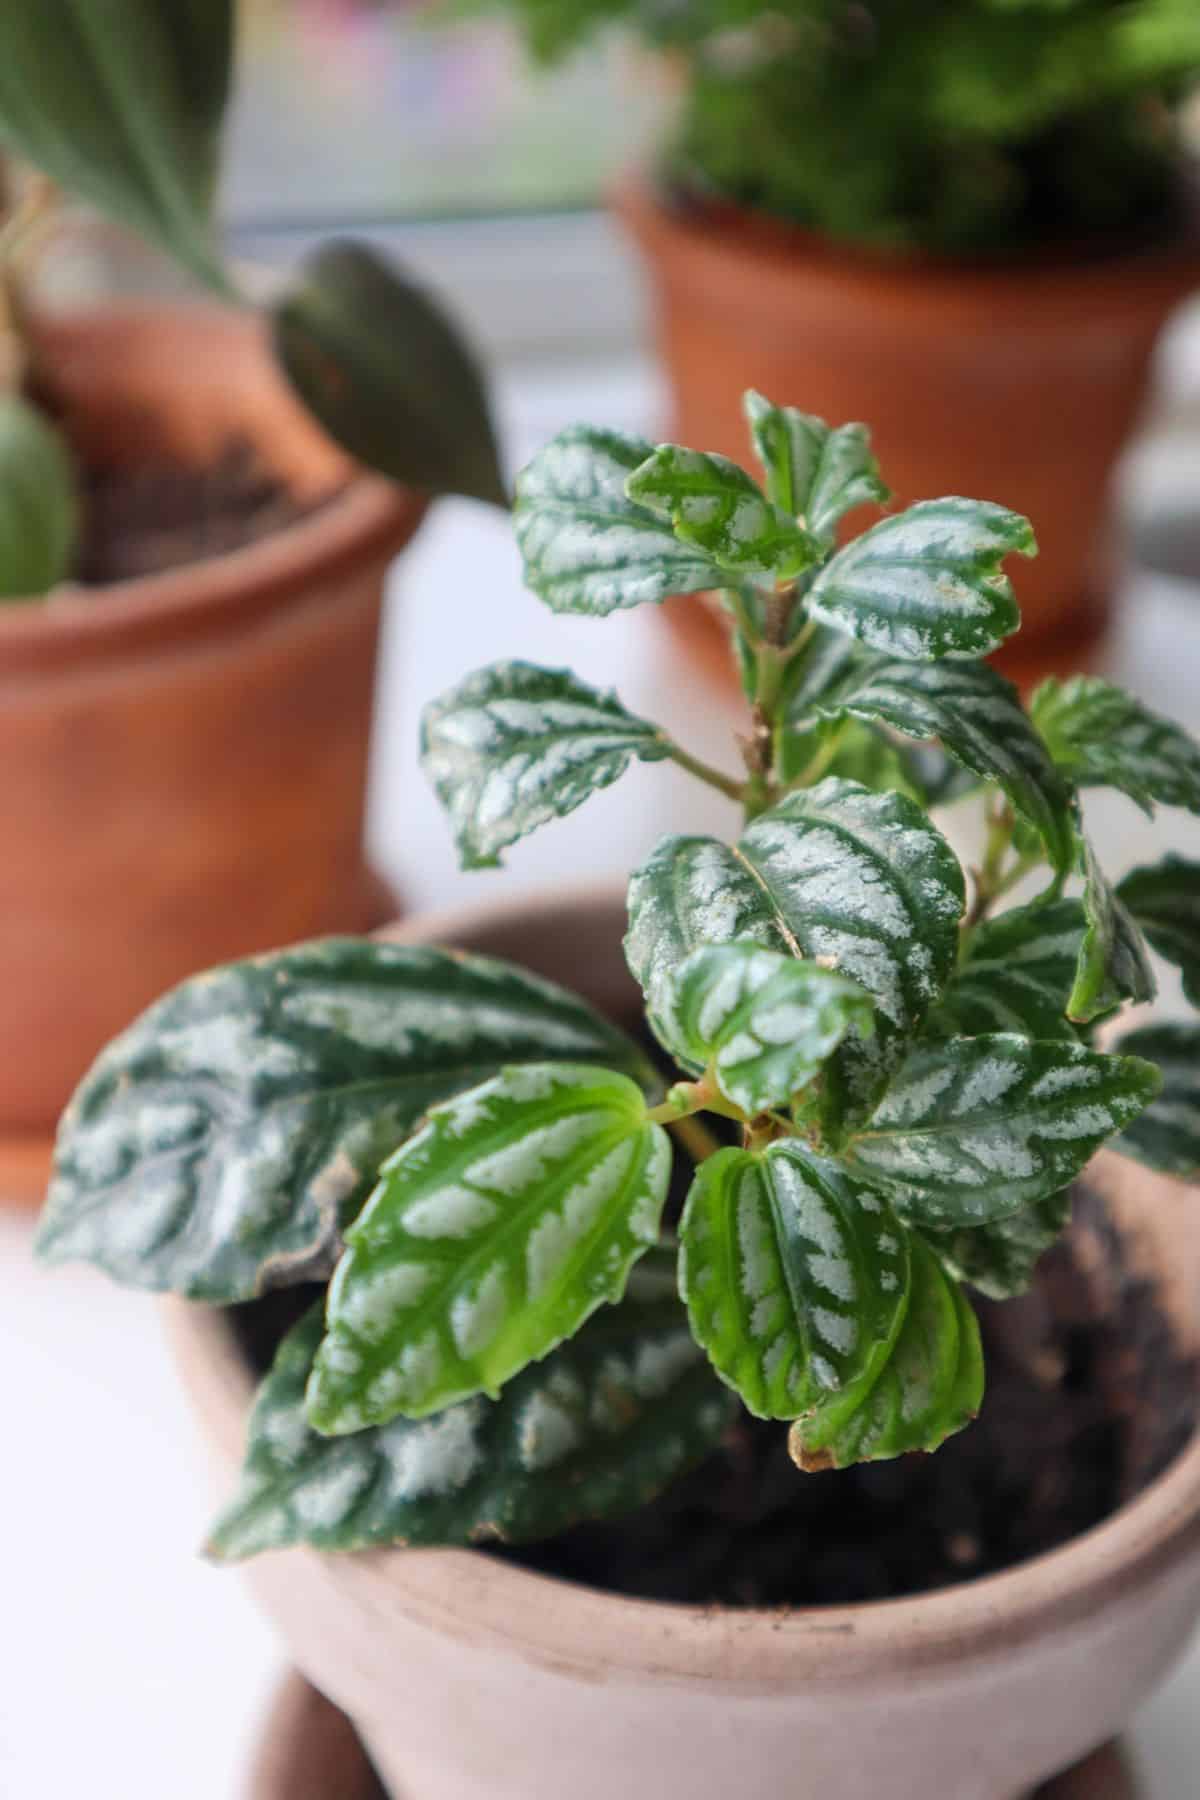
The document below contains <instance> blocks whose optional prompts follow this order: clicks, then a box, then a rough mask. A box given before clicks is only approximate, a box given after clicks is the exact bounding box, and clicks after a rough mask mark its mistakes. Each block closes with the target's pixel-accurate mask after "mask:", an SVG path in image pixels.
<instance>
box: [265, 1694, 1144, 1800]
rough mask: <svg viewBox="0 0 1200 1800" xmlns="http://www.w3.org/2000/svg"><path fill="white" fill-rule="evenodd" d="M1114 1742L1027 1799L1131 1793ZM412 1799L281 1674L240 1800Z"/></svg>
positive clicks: (1114, 1797)
mask: <svg viewBox="0 0 1200 1800" xmlns="http://www.w3.org/2000/svg"><path fill="white" fill-rule="evenodd" d="M1137 1795H1138V1788H1137V1784H1136V1781H1135V1778H1134V1774H1133V1770H1132V1769H1131V1767H1130V1765H1129V1761H1128V1759H1127V1758H1126V1756H1125V1755H1124V1753H1123V1751H1122V1749H1121V1747H1120V1745H1118V1744H1105V1745H1104V1746H1103V1747H1102V1748H1101V1749H1099V1750H1096V1751H1094V1752H1093V1753H1092V1755H1091V1756H1089V1757H1087V1758H1086V1759H1085V1760H1084V1761H1083V1762H1081V1763H1076V1764H1075V1765H1074V1767H1073V1768H1071V1769H1068V1770H1066V1771H1065V1772H1064V1773H1063V1774H1062V1775H1058V1776H1055V1777H1054V1778H1053V1779H1052V1780H1050V1781H1048V1782H1047V1783H1046V1784H1045V1786H1044V1787H1039V1788H1038V1790H1037V1794H1036V1796H1034V1800H1137ZM331 1796H336V1800H418V1796H416V1795H411V1796H410V1795H408V1794H397V1793H393V1794H392V1795H391V1796H390V1797H389V1796H388V1795H386V1794H385V1793H384V1791H383V1788H382V1787H381V1785H380V1782H379V1777H378V1776H377V1775H376V1773H375V1771H374V1769H373V1768H372V1767H371V1763H370V1759H369V1758H368V1756H367V1753H366V1751H365V1750H364V1749H363V1747H362V1743H361V1740H360V1739H359V1736H358V1733H357V1732H356V1731H355V1729H354V1727H353V1725H352V1724H351V1723H350V1721H349V1719H348V1718H347V1717H346V1715H345V1713H344V1712H342V1711H341V1709H340V1708H339V1707H336V1706H335V1705H334V1704H333V1702H332V1700H327V1699H326V1698H325V1696H324V1694H321V1693H318V1691H317V1689H316V1688H315V1687H313V1686H312V1685H311V1684H310V1683H309V1682H307V1681H305V1680H304V1678H303V1676H301V1675H297V1674H295V1673H294V1672H293V1673H292V1674H290V1675H288V1676H286V1677H285V1678H284V1680H283V1682H282V1683H281V1685H280V1687H279V1691H278V1692H277V1694H276V1695H275V1699H274V1701H273V1703H272V1706H271V1711H270V1714H269V1716H268V1718H267V1720H266V1724H265V1727H264V1730H263V1734H262V1738H261V1740H260V1743H259V1746H258V1752H257V1754H256V1756H255V1758H254V1763H253V1766H252V1768H251V1770H250V1776H249V1779H248V1781H247V1783H246V1788H245V1794H244V1800H331Z"/></svg>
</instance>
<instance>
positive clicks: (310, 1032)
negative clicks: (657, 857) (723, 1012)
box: [39, 938, 655, 1300]
mask: <svg viewBox="0 0 1200 1800" xmlns="http://www.w3.org/2000/svg"><path fill="white" fill-rule="evenodd" d="M556 1059H558V1060H562V1061H566V1062H580V1061H584V1060H590V1061H594V1062H603V1063H605V1064H607V1065H608V1066H610V1067H614V1068H618V1069H623V1070H626V1071H628V1072H629V1073H631V1074H633V1075H634V1076H636V1077H637V1078H638V1079H640V1080H643V1081H645V1082H646V1083H647V1084H653V1082H654V1080H655V1077H654V1072H653V1070H652V1069H651V1068H650V1067H649V1065H648V1064H647V1063H646V1061H645V1059H644V1058H643V1057H642V1055H641V1053H640V1052H639V1051H638V1050H637V1049H636V1047H635V1046H634V1045H633V1044H632V1043H630V1041H629V1040H628V1039H627V1038H626V1037H624V1035H623V1034H622V1033H621V1032H618V1031H616V1030H614V1028H613V1027H612V1026H611V1025H609V1024H608V1023H607V1022H606V1021H605V1020H604V1019H602V1018H601V1017H600V1016H599V1015H598V1014H597V1013H594V1012H593V1011H592V1010H591V1008H590V1007H588V1006H585V1005H584V1003H583V1002H582V1001H581V1000H577V999H576V998H575V996H574V995H572V994H568V993H566V992H565V991H564V990H563V989H562V988H559V987H555V986H554V985H552V984H551V983H550V982H547V981H541V980H539V979H538V978H537V977H536V976H533V975H527V974H526V973H525V972H524V971H523V970H521V969H517V968H514V967H512V966H511V965H509V964H507V963H502V962H495V961H493V960H492V959H491V958H489V957H482V956H464V955H458V954H450V953H448V952H446V951H443V950H432V949H408V948H404V947H402V946H400V945H398V944H380V943H372V942H367V941H365V940H360V939H353V938H343V939H338V938H333V939H329V940H327V941H326V942H324V943H318V944H309V945H305V946H303V947H302V948H300V949H296V950H286V951H282V952H279V953H276V954H274V955H271V956H263V957H256V958H255V959H253V960H252V961H249V962H243V963H234V964H231V965H230V966H229V967H227V968H223V969H217V970H214V971H212V972H211V973H210V974H207V975H200V976H196V977H195V978H194V979H193V980H191V981H187V982H185V983H184V984H183V986H182V987H179V988H176V989H175V990H174V992H173V993H170V994H168V995H167V996H166V997H165V998H164V999H162V1000H159V1001H158V1002H157V1003H156V1004H155V1005H154V1006H152V1007H151V1008H150V1010H149V1011H148V1012H146V1013H144V1014H143V1015H142V1017H141V1018H140V1019H139V1020H137V1022H136V1023H135V1024H133V1025H132V1026H131V1027H130V1028H129V1030H128V1031H126V1032H125V1033H124V1034H123V1035H122V1036H121V1037H119V1038H118V1039H116V1041H115V1042H114V1043H113V1044H111V1045H110V1046H109V1048H108V1049H107V1050H105V1051H104V1053H103V1054H102V1055H101V1056H100V1058H99V1059H98V1061H97V1062H96V1064H95V1066H94V1067H93V1069H92V1071H91V1073H90V1074H89V1075H87V1076H86V1077H85V1079H84V1081H83V1084H82V1086H81V1087H80V1088H79V1090H78V1092H77V1093H76V1095H75V1098H74V1099H73V1100H72V1102H71V1104H70V1106H69V1107H68V1109H67V1111H66V1113H65V1114H64V1115H63V1120H62V1124H61V1126H60V1128H59V1137H58V1148H57V1152H56V1159H55V1171H54V1176H53V1179H52V1181H51V1185H50V1194H49V1199H48V1202H47V1206H46V1211H45V1213H44V1215H43V1219H42V1226H41V1232H40V1238H39V1248H40V1251H41V1254H42V1255H43V1256H44V1257H46V1258H47V1259H48V1260H50V1261H54V1262H62V1261H70V1260H72V1259H76V1258H83V1259H86V1260H88V1261H91V1262H95V1263H98V1264H99V1266H100V1267H101V1268H102V1269H105V1270H106V1271H107V1272H108V1273H109V1274H110V1275H113V1276H115V1277H116V1279H117V1280H118V1281H125V1282H128V1283H129V1284H130V1285H131V1286H133V1287H143V1288H158V1289H162V1288H169V1289H173V1290H174V1291H175V1292H177V1293H181V1294H187V1295H189V1296H191V1297H192V1298H194V1299H205V1300H245V1299H249V1298H251V1296H253V1295H255V1294H258V1293H261V1292H262V1291H263V1290H264V1289H266V1288H269V1287H277V1286H281V1285H283V1284H286V1283H288V1282H294V1281H303V1280H305V1279H307V1278H308V1277H309V1276H311V1275H319V1274H324V1273H326V1272H327V1271H328V1270H329V1269H330V1268H331V1267H332V1265H333V1262H334V1260H335V1258H336V1255H337V1251H338V1246H339V1242H340V1230H341V1227H342V1226H343V1225H344V1224H346V1223H348V1222H349V1220H350V1219H352V1218H353V1217H354V1214H355V1213H356V1212H357V1210H358V1208H359V1207H360V1206H361V1204H362V1202H363V1201H364V1200H365V1199H366V1197H367V1195H368V1194H369V1193H370V1191H371V1189H372V1187H373V1186H374V1184H375V1180H376V1177H377V1173H378V1169H379V1165H380V1163H381V1162H382V1161H383V1159H384V1157H385V1156H387V1155H388V1154H389V1153H390V1152H391V1151H392V1150H394V1149H395V1147H396V1145H397V1144H399V1143H400V1142H402V1140H403V1139H404V1138H405V1137H406V1136H407V1135H408V1133H409V1132H410V1131H411V1130H412V1129H413V1127H414V1125H415V1124H416V1123H417V1121H418V1120H419V1119H420V1118H421V1117H422V1115H423V1114H424V1113H425V1111H426V1110H427V1108H428V1107H430V1106H432V1105H433V1104H434V1103H435V1102H436V1101H438V1100H444V1099H446V1098H447V1097H448V1096H449V1095H451V1094H456V1093H460V1092H461V1091H462V1090H463V1089H464V1088H469V1087H474V1086H475V1085H476V1084H477V1083H478V1082H480V1081H484V1080H486V1079H487V1078H488V1077H489V1076H491V1075H494V1074H496V1073H497V1072H498V1070H500V1069H501V1068H503V1067H505V1066H506V1065H508V1064H511V1063H520V1062H535V1061H536V1062H539V1063H545V1062H548V1061H553V1060H556Z"/></svg>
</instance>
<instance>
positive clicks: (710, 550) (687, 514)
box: [625, 444, 818, 581]
mask: <svg viewBox="0 0 1200 1800" xmlns="http://www.w3.org/2000/svg"><path fill="white" fill-rule="evenodd" d="M625 492H626V493H627V494H628V496H629V498H630V499H631V500H632V501H634V502H635V503H636V504H637V505H638V506H644V507H645V508H646V510H647V511H648V512H651V513H653V514H654V515H655V516H656V517H657V518H660V519H663V520H665V521H666V523H667V524H669V525H670V526H671V528H672V530H673V531H674V533H675V536H676V537H677V538H679V539H680V540H681V541H682V542H683V543H685V544H695V545H696V546H697V547H698V548H699V549H701V550H703V551H704V553H705V554H706V555H707V556H711V557H712V559H713V561H714V562H715V563H718V564H719V565H720V566H721V568H723V569H732V570H734V571H735V572H736V573H738V574H739V575H745V576H754V575H774V576H776V577H777V578H779V579H780V580H785V581H786V580H789V579H790V578H791V577H793V576H795V575H798V574H799V573H800V571H801V569H804V568H807V567H808V565H809V564H810V563H813V562H815V561H816V559H817V555H818V550H817V546H816V545H815V544H814V542H813V540H812V539H811V538H810V537H809V535H808V533H807V532H805V531H802V530H801V529H800V527H799V526H798V525H797V523H796V521H795V519H794V518H792V517H790V516H789V515H788V513H786V512H784V511H782V510H781V509H780V508H779V507H777V506H773V505H772V503H771V502H770V501H769V500H767V499H766V498H764V496H763V494H762V493H761V492H760V491H759V489H758V486H757V485H756V483H755V482H753V481H752V480H751V479H750V477H749V475H747V473H746V471H745V469H743V468H742V467H741V465H740V464H738V463H735V462H731V461H730V459H729V458H728V457H727V456H717V455H715V454H710V453H709V452H708V451H704V450H685V449H684V448H682V446H680V445H678V444H660V445H659V447H658V449H657V450H654V451H652V452H651V454H650V455H649V456H648V457H647V458H646V460H645V462H644V463H642V464H641V465H640V466H639V467H638V468H636V469H635V470H634V471H633V473H632V475H630V477H629V479H628V480H627V481H626V483H625Z"/></svg>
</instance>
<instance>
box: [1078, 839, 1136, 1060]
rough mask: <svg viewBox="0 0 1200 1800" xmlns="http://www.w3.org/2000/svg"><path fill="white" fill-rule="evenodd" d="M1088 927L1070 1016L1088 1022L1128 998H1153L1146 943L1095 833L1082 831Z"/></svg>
mask: <svg viewBox="0 0 1200 1800" xmlns="http://www.w3.org/2000/svg"><path fill="white" fill-rule="evenodd" d="M1079 856H1080V861H1081V864H1082V872H1083V877H1084V889H1083V908H1084V913H1085V915H1086V918H1087V930H1086V931H1085V932H1084V935H1083V942H1082V944H1081V945H1080V947H1079V962H1078V964H1077V967H1076V970H1075V984H1074V986H1073V987H1072V989H1071V992H1070V995H1069V997H1068V1000H1067V1017H1068V1018H1069V1019H1074V1020H1076V1021H1077V1022H1078V1023H1079V1024H1083V1025H1086V1024H1088V1022H1089V1021H1090V1020H1092V1019H1099V1018H1103V1017H1104V1016H1105V1014H1106V1013H1110V1012H1114V1011H1115V1010H1116V1008H1117V1007H1119V1006H1121V1005H1122V1004H1123V1003H1124V1002H1125V1001H1126V1000H1133V1001H1136V1002H1139V1003H1140V1002H1141V1001H1143V1000H1153V998H1154V995H1155V992H1156V989H1157V983H1156V982H1155V979H1154V971H1153V970H1152V969H1151V967H1150V963H1149V959H1148V957H1147V955H1146V946H1145V943H1144V941H1143V939H1142V934H1141V932H1140V931H1139V930H1138V928H1137V925H1136V924H1135V923H1134V921H1133V919H1132V918H1131V916H1130V914H1129V913H1128V911H1127V910H1126V908H1125V906H1124V903H1123V902H1122V901H1121V900H1120V899H1119V898H1118V897H1117V895H1116V894H1114V892H1113V890H1112V888H1111V886H1110V885H1109V882H1108V877H1107V876H1106V875H1105V873H1104V870H1103V869H1102V868H1101V867H1100V864H1099V862H1098V861H1097V859H1096V852H1095V850H1094V849H1093V848H1092V844H1091V841H1090V839H1089V838H1087V837H1085V836H1084V835H1083V833H1082V832H1081V833H1080V834H1079Z"/></svg>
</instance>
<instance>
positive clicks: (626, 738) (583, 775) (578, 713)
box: [421, 662, 670, 869]
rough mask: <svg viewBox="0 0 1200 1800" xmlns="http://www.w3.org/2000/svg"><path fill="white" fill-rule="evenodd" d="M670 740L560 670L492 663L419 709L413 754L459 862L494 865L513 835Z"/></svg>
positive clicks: (559, 813) (649, 757) (553, 815)
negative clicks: (445, 819) (445, 816)
mask: <svg viewBox="0 0 1200 1800" xmlns="http://www.w3.org/2000/svg"><path fill="white" fill-rule="evenodd" d="M669 750H670V746H669V745H668V743H667V742H666V740H665V739H664V737H663V734H662V732H661V731H660V730H659V729H658V727H657V726H656V725H651V724H649V723H648V722H647V721H646V720H645V719H639V718H637V717H636V716H635V715H634V714H633V713H630V712H626V710H625V708H624V707H623V706H622V705H621V702H620V701H619V700H618V699H617V697H616V695H615V694H613V693H602V692H601V691H600V689H598V688H593V687H589V686H588V685H587V683H586V682H583V681H580V680H578V678H577V677H576V676H574V675H572V674H571V673H570V671H569V670H567V669H538V668H535V667H534V666H533V664H532V663H522V662H506V663H493V664H492V665H491V667H490V668H487V669H480V670H478V671H477V672H476V673H475V674H474V675H468V676H467V677H466V679H465V680H464V681H461V682H459V684H458V686H457V687H454V688H451V689H450V691H449V692H448V693H446V694H443V695H442V696H441V698H440V699H438V700H434V701H432V702H431V703H430V705H428V706H427V707H426V708H425V712H424V714H423V716H422V720H421V760H422V762H423V764H424V768H425V773H426V774H427V775H428V776H429V778H430V780H431V781H432V782H433V785H434V787H435V788H436V789H437V793H438V797H439V799H440V800H441V802H442V805H443V806H444V807H445V808H446V810H447V812H448V813H449V815H450V822H451V825H452V827H453V830H454V838H455V842H456V843H457V845H458V850H459V856H460V859H461V861H462V866H463V868H464V869H482V868H489V867H494V866H495V865H496V864H497V863H498V862H499V861H500V852H501V851H502V850H504V849H507V847H508V846H509V845H510V844H514V843H516V841H517V839H518V838H522V837H525V836H526V835H527V834H528V833H529V832H531V831H535V830H536V829H537V827H538V826H539V825H544V824H545V823H546V821H547V820H548V819H560V818H563V817H564V816H565V815H566V814H567V813H570V812H574V810H575V808H576V807H577V806H582V804H583V802H584V801H585V800H586V799H587V798H588V796H589V794H592V793H594V792H595V791H596V790H597V789H599V788H603V787H608V786H609V784H610V783H611V782H614V781H616V779H617V777H618V776H619V775H622V774H624V772H625V770H626V769H627V768H628V767H629V764H630V763H631V762H632V761H633V760H634V758H637V759H638V760H639V761H641V762H658V761H660V760H661V759H662V758H663V757H664V756H667V755H668V754H669Z"/></svg>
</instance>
